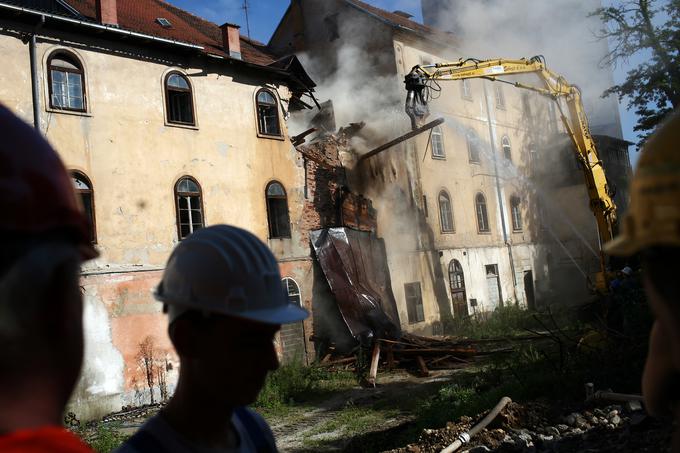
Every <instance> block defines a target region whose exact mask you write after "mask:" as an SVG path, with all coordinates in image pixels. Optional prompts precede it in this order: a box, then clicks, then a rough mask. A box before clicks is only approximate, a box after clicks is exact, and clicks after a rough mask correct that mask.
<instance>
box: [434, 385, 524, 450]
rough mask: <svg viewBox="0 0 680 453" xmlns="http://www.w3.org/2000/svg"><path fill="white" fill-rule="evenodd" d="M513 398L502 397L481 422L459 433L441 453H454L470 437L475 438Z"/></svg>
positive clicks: (468, 440)
mask: <svg viewBox="0 0 680 453" xmlns="http://www.w3.org/2000/svg"><path fill="white" fill-rule="evenodd" d="M511 402H512V400H511V399H510V398H508V397H507V396H504V397H503V398H501V400H500V401H499V402H498V404H496V406H495V407H494V408H493V409H491V412H489V413H488V414H487V415H486V417H484V418H483V419H482V421H481V422H479V423H477V424H476V425H475V426H473V427H472V428H470V431H467V432H464V433H461V434H459V435H458V438H457V439H456V440H455V441H454V442H453V443H452V444H451V445H449V446H448V447H446V448H445V449H443V450H442V451H441V453H452V452H454V451H456V450H458V449H459V448H460V447H462V446H463V445H464V444H466V443H468V442H470V439H471V438H473V437H474V436H475V435H477V434H478V433H479V432H480V431H481V430H483V429H484V428H486V427H487V426H488V425H489V423H491V422H492V421H493V419H494V418H496V417H498V414H500V413H501V411H502V410H503V409H504V408H505V406H507V405H508V404H509V403H511Z"/></svg>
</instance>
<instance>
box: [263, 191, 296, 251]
mask: <svg viewBox="0 0 680 453" xmlns="http://www.w3.org/2000/svg"><path fill="white" fill-rule="evenodd" d="M266 194H267V219H268V220H269V237H270V238H289V237H290V219H289V218H288V198H287V197H286V190H285V189H284V188H283V186H282V185H281V184H280V183H278V182H276V181H273V182H270V183H269V185H267V192H266Z"/></svg>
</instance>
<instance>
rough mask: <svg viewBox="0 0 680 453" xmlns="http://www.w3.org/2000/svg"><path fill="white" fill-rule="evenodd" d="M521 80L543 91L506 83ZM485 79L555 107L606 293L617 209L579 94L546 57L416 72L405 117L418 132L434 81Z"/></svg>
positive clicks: (411, 79) (477, 62)
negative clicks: (536, 82) (577, 174)
mask: <svg viewBox="0 0 680 453" xmlns="http://www.w3.org/2000/svg"><path fill="white" fill-rule="evenodd" d="M517 74H535V75H536V76H538V78H539V79H540V81H541V83H542V86H533V85H530V84H525V83H521V82H516V81H508V80H505V79H504V78H505V77H507V76H511V75H517ZM471 78H482V79H487V80H492V81H502V82H505V83H509V84H511V85H514V86H516V87H518V88H523V89H527V90H531V91H534V92H537V93H540V94H542V95H544V96H547V97H549V98H551V99H553V100H554V101H555V103H556V104H557V108H558V111H559V112H560V118H561V120H562V124H563V125H564V128H565V129H566V131H567V134H568V135H569V137H570V138H571V141H572V143H573V144H574V150H575V152H576V157H577V159H578V161H579V163H580V164H581V168H582V170H583V175H584V178H585V183H586V188H587V190H588V197H589V199H590V209H591V211H592V212H593V214H594V215H595V219H596V221H597V229H598V234H599V239H600V268H601V269H600V272H599V273H598V275H597V277H596V282H595V286H596V288H597V289H598V290H601V291H603V292H606V291H607V278H606V269H605V263H606V261H605V257H604V254H603V253H602V251H601V249H602V245H603V244H604V243H606V242H608V241H610V240H611V239H612V238H613V237H614V234H615V230H616V222H617V221H616V205H615V204H614V200H613V199H612V194H611V193H610V187H609V185H608V182H607V177H606V174H605V170H604V166H603V165H602V161H601V160H600V157H599V155H598V152H597V148H596V146H595V142H594V140H593V137H592V135H591V134H590V128H589V126H588V120H587V118H586V114H585V111H584V109H583V103H582V100H581V91H580V90H579V89H578V87H576V86H575V85H572V84H570V83H569V82H567V80H566V79H565V78H564V77H562V76H561V75H559V74H555V73H554V72H552V71H550V70H549V69H548V68H547V67H546V64H545V61H544V60H543V58H542V57H533V58H530V59H525V58H522V59H520V60H506V59H496V60H476V59H461V60H458V61H456V62H450V63H437V64H433V65H419V66H415V67H414V68H413V69H412V70H411V72H410V73H409V74H408V75H407V76H406V78H405V82H404V83H405V84H406V89H407V92H408V95H407V98H406V113H407V114H408V115H409V117H410V118H411V123H412V126H413V127H414V128H416V127H417V126H418V124H419V122H420V121H422V120H423V119H424V118H426V117H427V115H428V114H429V112H428V107H427V103H428V101H429V92H428V91H429V86H430V84H431V83H432V82H433V81H436V82H440V81H445V80H463V79H471ZM560 99H563V100H564V102H565V105H566V106H567V110H568V112H566V113H565V112H564V111H563V109H562V105H561V104H560V102H559V101H560Z"/></svg>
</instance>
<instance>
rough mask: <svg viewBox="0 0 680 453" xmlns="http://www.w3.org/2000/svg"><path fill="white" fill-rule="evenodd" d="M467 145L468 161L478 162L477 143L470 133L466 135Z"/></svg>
mask: <svg viewBox="0 0 680 453" xmlns="http://www.w3.org/2000/svg"><path fill="white" fill-rule="evenodd" d="M467 146H468V156H469V158H470V162H474V163H479V144H478V143H477V139H476V137H475V136H474V135H473V134H472V133H469V134H468V135H467Z"/></svg>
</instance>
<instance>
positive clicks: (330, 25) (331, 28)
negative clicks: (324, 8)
mask: <svg viewBox="0 0 680 453" xmlns="http://www.w3.org/2000/svg"><path fill="white" fill-rule="evenodd" d="M323 23H324V24H325V25H326V33H328V42H333V41H335V40H336V39H338V38H339V37H340V33H339V32H338V14H337V13H336V14H331V15H328V16H326V17H324V19H323Z"/></svg>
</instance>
